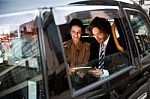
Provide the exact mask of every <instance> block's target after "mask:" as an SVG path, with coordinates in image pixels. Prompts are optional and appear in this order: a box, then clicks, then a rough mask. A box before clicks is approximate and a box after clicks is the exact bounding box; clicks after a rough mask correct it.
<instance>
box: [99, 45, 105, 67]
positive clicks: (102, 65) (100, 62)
mask: <svg viewBox="0 0 150 99" xmlns="http://www.w3.org/2000/svg"><path fill="white" fill-rule="evenodd" d="M104 56H105V52H104V44H101V45H100V54H99V66H98V68H104Z"/></svg>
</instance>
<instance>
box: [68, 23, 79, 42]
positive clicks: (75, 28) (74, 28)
mask: <svg viewBox="0 0 150 99" xmlns="http://www.w3.org/2000/svg"><path fill="white" fill-rule="evenodd" d="M70 32H71V37H72V40H73V42H74V43H78V41H79V40H80V37H81V27H79V26H77V25H73V26H72V27H71V31H70Z"/></svg>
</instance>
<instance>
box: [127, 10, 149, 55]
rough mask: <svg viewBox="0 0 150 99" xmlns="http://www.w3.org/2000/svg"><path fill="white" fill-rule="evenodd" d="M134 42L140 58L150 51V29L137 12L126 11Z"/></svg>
mask: <svg viewBox="0 0 150 99" xmlns="http://www.w3.org/2000/svg"><path fill="white" fill-rule="evenodd" d="M127 13H128V17H129V20H130V22H131V26H132V29H133V33H134V35H135V40H136V43H137V47H138V50H139V53H140V56H141V57H144V56H145V55H146V54H148V53H149V51H150V27H149V24H148V22H147V20H146V18H145V16H144V15H142V14H141V13H140V12H137V11H128V10H127Z"/></svg>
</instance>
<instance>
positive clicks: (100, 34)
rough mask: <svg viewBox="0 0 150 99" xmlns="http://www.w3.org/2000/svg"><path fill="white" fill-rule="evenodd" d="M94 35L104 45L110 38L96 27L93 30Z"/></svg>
mask: <svg viewBox="0 0 150 99" xmlns="http://www.w3.org/2000/svg"><path fill="white" fill-rule="evenodd" d="M92 34H93V36H94V37H95V39H96V40H97V41H98V42H99V43H104V41H105V40H106V39H107V37H108V34H107V33H105V32H103V31H102V30H100V29H98V28H97V27H94V28H93V29H92Z"/></svg>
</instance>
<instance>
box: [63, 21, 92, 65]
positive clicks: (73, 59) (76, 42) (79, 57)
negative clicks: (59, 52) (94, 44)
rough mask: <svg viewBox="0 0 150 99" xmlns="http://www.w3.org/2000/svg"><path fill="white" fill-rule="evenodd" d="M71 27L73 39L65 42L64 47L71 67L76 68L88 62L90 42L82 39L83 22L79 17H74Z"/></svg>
mask: <svg viewBox="0 0 150 99" xmlns="http://www.w3.org/2000/svg"><path fill="white" fill-rule="evenodd" d="M69 27H70V34H71V38H72V39H71V40H68V41H66V42H65V45H64V48H65V53H66V58H67V62H68V64H69V67H70V68H74V67H77V65H81V64H85V63H87V62H88V60H89V55H90V44H89V43H87V42H82V41H80V37H81V34H82V32H83V23H82V22H81V21H80V20H79V19H72V20H71V22H70V24H69Z"/></svg>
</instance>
